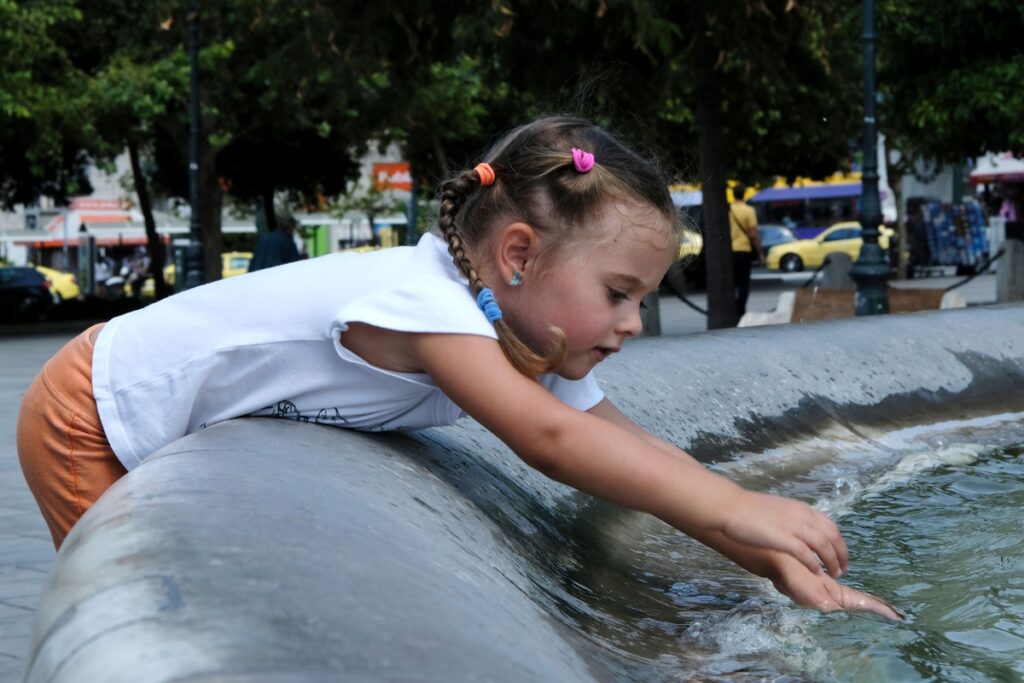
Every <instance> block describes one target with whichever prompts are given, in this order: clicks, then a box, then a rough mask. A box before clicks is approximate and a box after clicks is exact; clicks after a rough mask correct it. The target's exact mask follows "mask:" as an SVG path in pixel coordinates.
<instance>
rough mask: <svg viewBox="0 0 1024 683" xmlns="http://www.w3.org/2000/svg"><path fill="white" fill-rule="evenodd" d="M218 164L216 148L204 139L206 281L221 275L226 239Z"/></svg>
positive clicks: (202, 216)
mask: <svg viewBox="0 0 1024 683" xmlns="http://www.w3.org/2000/svg"><path fill="white" fill-rule="evenodd" d="M216 168H217V165H216V160H215V159H214V153H213V150H212V149H210V146H209V144H206V143H205V141H204V142H203V149H202V153H201V154H200V161H199V191H200V196H201V197H202V200H201V201H200V202H199V220H200V225H201V226H202V234H203V274H204V279H203V282H213V281H214V280H219V279H220V278H221V270H222V266H221V258H220V254H221V251H222V249H223V239H222V237H221V207H222V203H223V201H224V196H223V190H221V187H220V182H219V179H218V178H217V170H216Z"/></svg>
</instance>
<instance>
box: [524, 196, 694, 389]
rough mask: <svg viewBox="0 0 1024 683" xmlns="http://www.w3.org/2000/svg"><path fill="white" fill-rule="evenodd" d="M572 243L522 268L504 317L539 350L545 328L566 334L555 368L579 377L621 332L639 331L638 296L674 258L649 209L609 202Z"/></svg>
mask: <svg viewBox="0 0 1024 683" xmlns="http://www.w3.org/2000/svg"><path fill="white" fill-rule="evenodd" d="M594 221H595V224H594V225H592V226H588V229H587V230H586V231H585V236H584V237H582V238H581V240H582V241H580V242H579V243H574V244H568V245H565V246H562V247H560V248H559V249H558V250H557V251H556V252H555V253H552V254H548V255H546V256H545V257H543V258H541V259H540V261H539V262H538V267H539V272H538V271H534V272H532V273H531V272H530V269H529V268H528V269H527V271H526V273H524V283H523V285H522V290H521V294H522V296H521V297H517V299H519V300H518V301H517V302H516V306H515V316H514V319H513V320H510V322H512V324H513V325H514V326H515V328H516V331H517V332H518V334H519V335H520V336H521V338H522V339H523V340H524V341H525V342H527V343H528V344H529V345H530V346H532V347H533V348H534V349H537V350H540V351H542V352H543V351H547V350H548V349H549V348H550V346H551V343H552V341H551V340H552V335H551V332H550V329H551V327H552V326H555V327H558V328H561V330H562V331H563V332H564V333H565V335H566V340H567V351H568V353H567V355H566V357H565V360H564V362H563V363H562V364H561V366H559V368H558V369H557V373H558V374H559V375H561V376H562V377H565V378H566V379H580V378H582V377H584V376H585V375H586V374H587V373H588V372H590V370H591V369H593V367H594V366H595V365H597V364H598V363H600V362H601V361H603V360H604V359H605V358H607V357H608V356H609V355H611V354H613V353H615V352H617V351H619V350H620V349H621V348H622V343H623V342H624V341H625V340H626V339H627V338H628V337H635V336H636V335H638V334H640V332H641V329H642V324H641V321H640V303H641V300H642V299H643V298H644V296H646V295H647V294H650V293H651V292H653V291H655V290H656V289H657V288H658V284H659V283H660V282H661V279H662V278H663V277H664V275H665V272H666V271H667V270H668V268H669V266H670V265H671V264H672V260H673V258H674V257H675V252H676V241H675V239H674V236H673V227H672V226H671V225H670V224H669V223H668V221H667V220H666V219H665V218H664V217H663V216H662V215H661V214H659V213H658V212H657V211H656V210H655V209H653V208H647V207H644V206H640V205H637V204H634V203H632V202H612V203H609V204H608V205H607V206H606V207H605V208H604V209H603V210H601V211H599V212H598V213H597V214H596V215H595V218H594Z"/></svg>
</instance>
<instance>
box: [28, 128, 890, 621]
mask: <svg viewBox="0 0 1024 683" xmlns="http://www.w3.org/2000/svg"><path fill="white" fill-rule="evenodd" d="M485 159H486V162H484V163H481V164H479V165H477V166H476V167H475V168H474V169H471V170H466V171H464V172H462V173H461V174H459V175H458V176H456V177H455V178H453V179H452V180H449V181H448V182H446V183H445V184H444V185H443V186H442V189H441V209H440V218H439V221H438V223H439V228H440V232H441V233H442V235H443V237H441V238H439V237H437V236H435V235H433V234H428V235H425V236H424V237H423V238H422V239H421V240H420V242H419V244H418V245H417V246H415V247H403V248H396V249H388V250H382V251H379V252H374V253H370V254H357V255H356V254H348V255H342V254H338V255H332V256H326V257H323V258H318V259H313V260H309V261H302V262H298V263H293V264H289V265H285V266H280V267H278V268H272V269H268V270H263V271H259V272H256V273H250V274H249V275H245V276H242V277H237V278H231V279H228V280H222V281H219V282H215V283H211V284H209V285H206V286H203V287H199V288H196V289H192V290H189V291H186V292H183V293H180V294H177V295H175V296H173V297H170V298H168V299H165V300H163V301H160V302H158V303H155V304H153V305H151V306H148V307H147V308H144V309H142V310H139V311H136V312H133V313H129V314H127V315H124V316H120V317H118V318H114V319H113V320H111V321H110V322H108V323H107V324H105V325H102V326H100V325H97V326H96V327H94V328H92V329H90V330H87V331H86V332H85V333H83V334H82V335H81V336H79V337H78V338H76V339H75V340H73V341H72V342H70V343H69V344H68V345H67V346H66V347H65V348H64V349H62V350H61V351H60V352H59V353H58V354H57V355H56V356H55V357H54V358H53V359H52V360H50V361H49V363H48V364H47V365H46V367H44V368H43V370H42V372H40V374H39V376H38V377H37V378H36V380H35V381H34V383H33V384H32V386H31V388H30V389H29V391H28V393H27V395H26V396H25V400H24V403H23V406H22V411H21V415H20V418H19V423H18V452H19V456H20V458H21V463H22V468H23V470H24V472H25V477H26V479H27V481H28V483H29V487H30V488H31V489H32V492H33V494H34V495H35V497H36V500H37V501H38V503H39V506H40V509H41V510H42V512H43V516H44V517H45V518H46V521H47V523H48V525H49V527H50V530H51V532H52V534H53V540H54V543H55V545H56V546H57V547H58V548H59V547H60V544H61V542H62V541H63V539H64V537H65V535H66V534H67V532H68V530H69V529H70V528H71V526H72V525H73V524H74V523H75V521H76V520H77V519H78V518H79V517H80V516H81V515H82V514H83V513H84V512H85V510H86V509H87V508H88V507H89V506H90V505H91V504H92V503H93V502H94V501H95V500H96V499H97V498H98V497H99V496H100V494H102V493H103V491H104V490H105V489H106V488H107V487H109V486H110V485H111V484H112V483H113V482H114V481H116V480H117V479H118V478H119V477H121V476H122V475H123V474H125V472H126V471H127V470H130V469H132V468H134V467H137V466H138V465H139V464H140V463H141V462H142V461H143V460H144V459H145V458H146V457H147V456H148V455H149V454H151V453H153V452H154V451H156V450H157V449H159V448H161V447H163V446H165V445H167V444H169V443H171V442H173V441H174V440H176V439H178V438H180V437H182V436H184V435H186V434H189V433H191V432H194V431H197V430H199V429H203V428H204V427H206V426H208V425H211V424H214V423H216V422H220V421H222V420H228V419H231V418H233V417H239V416H242V415H266V416H277V417H284V418H292V419H300V420H305V421H311V422H317V423H323V424H332V425H336V426H340V427H348V428H353V429H361V430H392V429H417V428H424V427H429V426H435V425H445V424H451V423H452V422H454V421H455V420H456V419H457V418H458V417H460V416H461V415H462V414H464V413H468V414H469V415H471V416H473V417H474V418H475V419H476V420H478V421H479V422H480V423H481V424H483V425H484V426H486V427H487V428H488V429H490V430H491V431H492V432H494V433H495V434H496V435H497V436H498V437H500V438H501V439H502V440H503V441H504V442H505V443H506V444H508V446H509V447H510V448H512V450H514V451H515V452H516V453H517V454H518V455H519V457H521V458H522V459H523V460H524V461H525V462H526V463H527V464H529V465H531V466H533V467H535V468H537V469H538V470H540V471H541V472H543V473H544V474H546V475H548V476H550V477H552V478H554V479H557V480H559V481H561V482H564V483H566V484H569V485H571V486H574V487H576V488H578V489H580V490H582V491H586V492H588V493H591V494H593V495H596V496H600V497H602V498H605V499H607V500H610V501H613V502H615V503H618V504H620V505H624V506H628V507H631V508H635V509H637V510H642V511H646V512H649V513H651V514H653V515H656V516H658V517H659V518H661V519H662V520H664V521H666V522H668V523H669V524H671V525H673V526H675V527H676V528H677V529H679V530H681V531H683V532H685V533H687V534H689V535H691V536H693V537H694V538H696V539H698V540H700V541H702V542H703V543H705V544H707V545H708V546H710V547H711V548H713V549H715V550H717V551H719V552H721V553H723V554H725V555H726V556H728V557H729V558H731V559H732V560H734V561H735V562H737V563H738V564H739V565H741V566H742V567H744V568H745V569H747V570H749V571H751V572H753V573H755V574H758V575H761V576H764V577H767V578H769V579H771V580H772V581H773V582H774V584H775V586H776V587H777V588H778V589H779V590H780V591H782V592H783V593H785V594H786V595H788V596H790V597H791V598H792V599H793V600H794V601H795V602H797V603H798V604H801V605H808V606H815V607H818V608H820V609H824V610H831V609H840V608H852V609H863V610H870V611H874V612H878V613H880V614H884V615H886V616H889V617H893V618H895V617H896V613H895V612H894V611H893V610H892V609H891V608H890V607H889V606H888V605H885V604H884V603H883V602H881V601H880V600H878V599H876V598H873V597H871V596H869V595H866V594H864V593H860V592H858V591H855V590H852V589H849V588H845V587H843V586H841V585H840V584H838V583H837V582H836V580H835V579H836V578H838V577H839V576H840V575H841V574H842V573H843V571H845V569H846V565H847V551H846V546H845V544H844V542H843V539H842V537H841V535H840V534H839V531H838V529H837V528H836V526H835V524H833V523H832V521H831V520H830V519H828V518H827V517H826V516H825V515H823V514H822V513H820V512H817V511H815V510H813V509H811V508H810V507H808V506H807V505H804V504H803V503H799V502H797V501H794V500H789V499H786V498H781V497H776V496H771V495H766V494H761V493H754V492H750V491H746V490H744V489H742V488H740V487H739V486H737V485H735V484H733V483H731V482H730V481H728V480H727V479H725V478H723V477H721V476H719V475H717V474H714V473H712V472H711V471H709V470H708V469H706V468H705V467H703V466H702V465H700V464H699V463H698V462H696V461H695V460H693V459H692V458H691V457H690V456H689V455H687V454H686V453H684V452H683V451H681V450H680V449H678V448H676V447H675V446H672V445H671V444H668V443H666V442H664V441H662V440H660V439H658V438H657V437H655V436H653V435H651V434H649V433H648V432H646V431H644V430H643V429H641V428H640V427H639V426H637V425H635V424H634V423H633V422H631V421H630V420H629V419H628V418H627V417H626V416H625V415H623V414H622V413H621V412H619V411H618V410H617V409H616V408H615V406H614V405H612V403H611V402H610V401H609V400H608V399H607V398H605V397H604V396H603V394H602V392H601V390H600V389H599V388H598V386H597V383H596V381H595V379H594V376H593V373H592V371H593V369H594V367H595V366H596V365H598V364H599V363H600V362H601V361H603V360H605V359H606V358H607V357H608V356H610V355H611V354H613V353H615V352H617V351H618V350H619V349H620V348H621V347H622V344H623V342H624V341H625V340H626V339H628V338H630V337H634V336H636V335H638V334H639V333H640V331H641V322H640V306H641V300H642V299H643V298H644V296H645V295H646V294H648V293H650V292H653V291H655V290H656V289H657V287H658V284H659V282H660V280H661V278H662V276H663V275H664V274H665V272H666V270H667V269H668V267H669V265H670V264H671V262H672V260H673V257H674V255H675V253H676V251H677V249H678V241H677V240H678V237H677V221H676V214H675V210H674V207H673V205H672V202H671V199H670V197H669V193H668V190H667V183H666V181H665V179H664V178H663V177H662V175H661V174H660V173H659V172H658V171H657V170H656V168H655V167H654V166H653V165H652V164H651V163H648V162H646V161H645V160H643V159H641V158H640V157H639V156H637V155H636V154H634V153H633V152H631V151H629V150H627V149H626V148H625V147H623V146H622V145H621V144H620V143H619V142H618V141H617V140H615V139H614V138H613V137H611V136H610V135H609V134H608V133H606V132H605V131H603V130H601V129H600V128H597V127H595V126H593V125H591V124H589V123H587V122H585V121H581V120H578V119H572V118H546V119H542V120H538V121H536V122H534V123H531V124H529V125H526V126H523V127H521V128H519V129H516V130H514V131H512V132H511V133H509V134H508V135H506V136H505V137H504V138H503V139H501V140H500V141H499V142H498V143H497V144H496V145H495V146H494V147H493V148H492V149H491V150H490V152H488V154H487V155H486V157H485Z"/></svg>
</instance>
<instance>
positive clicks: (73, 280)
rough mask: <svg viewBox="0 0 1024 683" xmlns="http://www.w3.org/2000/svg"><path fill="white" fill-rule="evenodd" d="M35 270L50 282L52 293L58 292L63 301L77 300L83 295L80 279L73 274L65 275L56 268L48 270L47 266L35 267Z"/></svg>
mask: <svg viewBox="0 0 1024 683" xmlns="http://www.w3.org/2000/svg"><path fill="white" fill-rule="evenodd" d="M33 268H35V269H36V270H38V271H39V272H40V273H42V274H43V276H44V277H45V278H46V279H47V280H49V281H50V289H51V291H54V292H56V293H57V295H58V296H60V298H61V300H62V301H67V300H68V299H77V298H78V296H79V295H80V294H81V293H82V289H81V288H80V287H79V286H78V278H77V277H75V276H74V275H72V274H71V273H65V272H64V271H63V270H57V269H55V268H47V267H46V266H33Z"/></svg>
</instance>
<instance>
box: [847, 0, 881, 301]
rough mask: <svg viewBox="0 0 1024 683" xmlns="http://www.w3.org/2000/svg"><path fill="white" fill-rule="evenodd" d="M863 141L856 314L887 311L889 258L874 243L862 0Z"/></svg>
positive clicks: (871, 112) (873, 157)
mask: <svg viewBox="0 0 1024 683" xmlns="http://www.w3.org/2000/svg"><path fill="white" fill-rule="evenodd" d="M863 39H864V143H863V154H864V162H863V173H862V175H861V188H862V189H861V196H860V224H861V235H862V236H863V238H864V243H863V245H862V246H861V248H860V257H859V258H858V259H857V262H856V263H854V264H853V268H852V269H851V270H850V275H851V276H852V277H853V279H854V281H855V282H856V283H857V295H856V298H855V303H854V308H855V312H856V314H857V315H858V316H860V315H879V314H882V313H888V312H889V292H888V281H889V259H888V258H887V257H886V254H885V252H884V251H883V250H882V247H881V246H879V244H878V234H879V233H878V224H879V223H881V222H882V202H881V200H880V199H879V196H878V121H877V120H876V119H875V0H864V36H863Z"/></svg>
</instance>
